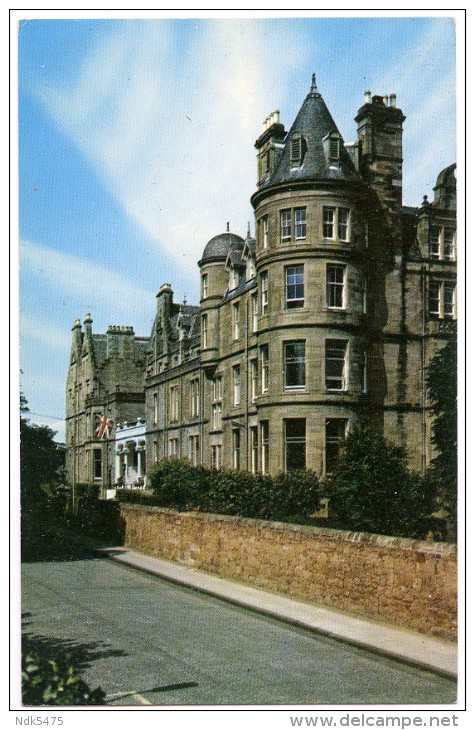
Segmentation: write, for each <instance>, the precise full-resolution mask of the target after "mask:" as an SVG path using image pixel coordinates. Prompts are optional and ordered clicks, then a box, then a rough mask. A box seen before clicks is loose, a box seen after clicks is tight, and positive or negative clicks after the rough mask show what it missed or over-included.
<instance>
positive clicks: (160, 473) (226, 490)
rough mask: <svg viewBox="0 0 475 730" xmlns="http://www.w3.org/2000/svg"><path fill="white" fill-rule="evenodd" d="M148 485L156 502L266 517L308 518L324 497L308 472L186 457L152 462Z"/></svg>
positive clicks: (183, 508)
mask: <svg viewBox="0 0 475 730" xmlns="http://www.w3.org/2000/svg"><path fill="white" fill-rule="evenodd" d="M148 485H149V488H151V489H152V491H153V493H154V495H155V499H154V503H155V504H158V505H160V506H162V507H170V508H172V509H178V510H202V511H205V512H214V513H218V514H225V515H240V516H242V517H255V518H260V519H267V520H289V519H290V518H294V519H295V521H302V520H304V521H307V520H308V518H309V517H310V515H311V514H313V513H314V512H315V511H316V510H318V509H319V506H320V500H321V498H322V496H323V493H322V491H321V487H320V484H319V481H318V478H317V476H316V474H315V473H314V472H311V471H302V472H291V473H289V474H279V475H278V476H277V477H270V476H267V475H262V474H250V473H249V472H245V471H234V470H226V469H222V470H219V471H217V470H210V469H204V468H203V467H194V466H192V465H191V464H190V463H189V462H188V461H187V460H186V459H169V460H163V461H160V462H158V463H157V464H154V466H153V467H152V469H151V470H150V474H149V478H148ZM124 498H125V499H127V501H133V499H131V500H129V499H128V497H125V495H123V494H121V495H120V496H119V499H122V500H123V501H125V499H124ZM155 500H156V501H155ZM148 503H149V504H150V503H151V502H148Z"/></svg>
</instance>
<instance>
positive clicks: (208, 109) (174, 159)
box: [18, 11, 456, 440]
mask: <svg viewBox="0 0 475 730" xmlns="http://www.w3.org/2000/svg"><path fill="white" fill-rule="evenodd" d="M65 15H68V13H67V12H66V11H65ZM73 17H74V16H73ZM18 48H19V153H20V162H19V165H20V167H19V178H20V267H21V269H20V270H21V275H20V297H21V298H20V313H21V325H20V332H21V350H20V353H21V367H22V370H23V374H22V379H21V385H22V390H23V392H24V393H25V395H26V397H27V399H28V401H29V406H30V411H31V413H30V417H31V419H32V420H33V421H35V422H37V423H45V424H47V425H49V426H51V427H52V428H53V429H54V430H56V431H57V432H58V435H57V438H58V440H61V439H63V437H64V426H63V421H62V419H63V417H64V390H65V380H66V373H67V366H68V355H69V347H70V337H71V327H72V325H73V322H74V320H75V319H76V318H77V317H79V318H80V320H81V321H83V320H84V317H85V315H86V313H88V312H90V313H91V316H92V318H93V331H95V332H105V330H106V328H107V326H108V325H109V324H122V325H132V326H133V327H134V329H135V331H136V333H137V334H139V335H149V333H150V329H151V326H152V322H153V318H154V310H155V294H156V293H157V291H158V289H159V288H160V285H161V284H162V283H163V282H165V281H167V282H169V283H170V284H171V285H172V287H173V290H174V292H175V298H176V299H177V300H182V299H183V297H185V296H186V298H187V301H188V302H189V303H197V302H198V296H199V295H198V268H197V266H196V263H197V261H198V260H199V258H200V255H201V252H202V250H203V248H204V246H205V244H206V242H207V241H208V240H209V239H210V238H211V237H212V236H214V235H216V234H217V233H221V232H222V231H224V230H225V228H226V223H227V221H229V222H230V227H231V230H232V231H234V232H235V233H239V234H241V235H245V233H246V229H247V223H248V221H251V230H253V217H252V208H251V206H250V203H249V198H250V196H251V194H252V192H253V191H254V189H255V180H256V164H255V149H254V146H253V145H254V141H255V140H256V138H257V137H258V136H259V134H260V132H261V129H262V122H263V120H264V119H265V118H266V117H267V116H268V114H269V113H270V112H271V111H273V110H274V109H279V110H280V114H281V121H282V122H283V123H284V124H285V125H286V128H287V129H288V128H289V127H290V126H291V124H292V122H293V120H294V118H295V116H296V114H297V112H298V110H299V108H300V105H301V104H302V101H303V99H304V98H305V95H306V94H307V92H308V90H309V88H310V81H311V75H312V72H315V73H316V77H317V85H318V88H319V91H320V92H321V93H322V95H323V97H324V99H325V101H326V103H327V105H328V107H329V109H330V112H331V113H332V116H333V118H334V119H335V122H336V123H337V125H338V127H339V129H340V132H341V133H342V135H343V137H344V139H345V141H346V142H350V141H353V140H354V139H355V138H356V125H355V122H354V117H355V115H356V112H357V110H358V108H359V107H360V106H361V104H362V103H363V95H364V92H365V90H366V89H369V90H370V91H371V92H372V93H373V94H381V95H383V94H390V93H396V94H397V103H398V106H400V107H401V108H402V110H403V112H404V114H405V115H406V122H405V124H404V138H403V145H404V169H403V172H404V179H403V196H404V201H405V203H406V204H407V205H419V204H420V202H421V201H422V197H423V195H424V194H427V195H428V196H429V199H432V188H433V186H434V184H435V180H436V177H437V174H438V172H439V171H440V170H441V169H443V168H444V167H446V166H447V165H449V164H451V163H452V162H453V161H454V160H455V159H456V145H455V89H456V79H455V22H454V20H453V19H451V18H447V17H408V18H402V17H392V18H391V17H380V18H375V17H372V18H345V17H334V18H317V17H314V18H279V19H256V18H254V19H241V20H239V19H235V20H231V19H214V20H213V19H204V18H202V19H199V18H198V19H189V20H183V19H181V20H179V19H168V20H165V19H160V20H152V19H142V20H140V19H115V20H112V19H103V20H97V19H95V20H84V19H72V18H71V19H69V20H54V19H38V20H28V21H23V22H21V23H20V26H19V35H18Z"/></svg>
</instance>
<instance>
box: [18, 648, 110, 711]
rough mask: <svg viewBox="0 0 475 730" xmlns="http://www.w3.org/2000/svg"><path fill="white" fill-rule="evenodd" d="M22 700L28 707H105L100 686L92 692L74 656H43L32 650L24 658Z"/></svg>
mask: <svg viewBox="0 0 475 730" xmlns="http://www.w3.org/2000/svg"><path fill="white" fill-rule="evenodd" d="M21 689H22V701H23V704H24V705H103V704H104V701H105V694H104V692H103V691H102V689H101V688H100V687H96V689H94V690H91V689H90V687H89V686H88V685H87V684H86V682H85V681H84V680H83V679H81V677H80V675H79V674H78V673H77V671H76V669H75V668H74V666H73V665H72V664H71V656H70V655H69V654H66V655H65V657H64V658H62V659H53V658H44V657H40V655H39V654H38V653H37V652H34V651H28V652H25V653H24V654H23V656H22V672H21Z"/></svg>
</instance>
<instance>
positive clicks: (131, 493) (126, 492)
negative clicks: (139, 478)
mask: <svg viewBox="0 0 475 730" xmlns="http://www.w3.org/2000/svg"><path fill="white" fill-rule="evenodd" d="M115 498H116V500H117V501H118V502H127V503H129V504H145V505H150V506H153V505H156V504H158V499H157V498H156V497H155V495H154V494H152V493H151V492H149V491H144V490H143V489H117V491H116V493H115Z"/></svg>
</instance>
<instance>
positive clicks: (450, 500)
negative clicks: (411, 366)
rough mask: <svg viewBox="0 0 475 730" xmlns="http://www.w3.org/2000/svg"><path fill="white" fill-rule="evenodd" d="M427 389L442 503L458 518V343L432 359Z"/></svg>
mask: <svg viewBox="0 0 475 730" xmlns="http://www.w3.org/2000/svg"><path fill="white" fill-rule="evenodd" d="M427 392H428V396H429V402H430V406H431V412H432V415H433V416H434V421H433V425H432V443H433V444H434V446H435V448H436V450H437V454H436V456H435V458H434V459H433V460H432V462H431V466H432V469H433V472H434V475H435V477H436V478H437V480H438V482H439V494H440V499H441V502H442V506H443V507H445V509H447V511H448V513H449V516H450V518H451V519H452V520H454V521H455V518H456V511H457V343H456V341H455V340H450V341H449V342H448V343H447V344H446V345H445V347H443V348H442V350H440V352H439V353H437V355H435V357H433V358H432V360H431V362H430V365H429V368H428V372H427Z"/></svg>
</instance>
